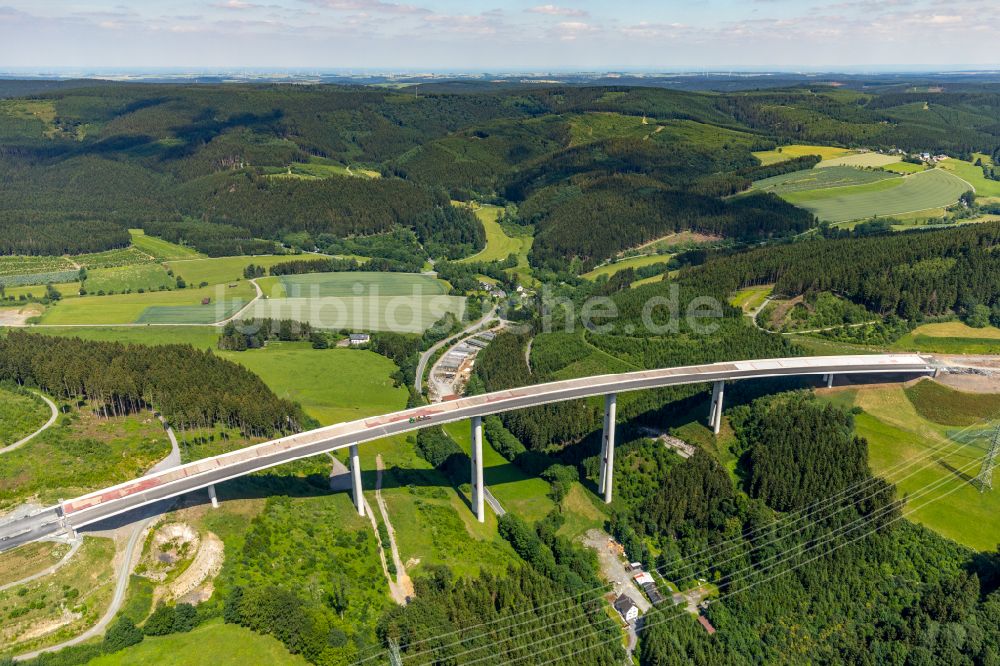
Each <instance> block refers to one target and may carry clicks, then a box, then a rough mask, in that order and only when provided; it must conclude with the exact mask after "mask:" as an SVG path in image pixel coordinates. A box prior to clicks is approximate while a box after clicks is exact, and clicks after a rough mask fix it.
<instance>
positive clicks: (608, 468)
mask: <svg viewBox="0 0 1000 666" xmlns="http://www.w3.org/2000/svg"><path fill="white" fill-rule="evenodd" d="M617 411H618V396H617V394H615V393H609V394H608V395H606V396H604V432H603V433H602V434H601V476H600V481H599V483H598V490H600V492H601V493H602V494H603V495H604V503H605V504H611V490H612V487H613V486H614V477H615V418H616V413H617Z"/></svg>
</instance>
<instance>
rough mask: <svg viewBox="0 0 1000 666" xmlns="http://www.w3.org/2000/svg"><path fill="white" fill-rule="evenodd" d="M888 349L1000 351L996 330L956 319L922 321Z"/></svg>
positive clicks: (998, 332)
mask: <svg viewBox="0 0 1000 666" xmlns="http://www.w3.org/2000/svg"><path fill="white" fill-rule="evenodd" d="M892 348H893V349H896V350H900V351H922V352H931V353H937V354H1000V329H998V328H995V327H993V326H987V327H986V328H972V327H971V326H966V325H965V324H964V323H962V322H959V321H953V322H945V323H940V324H924V325H923V326H918V327H917V328H915V329H913V330H912V331H910V332H909V333H907V334H906V335H904V336H903V337H902V338H900V339H899V340H897V341H896V342H894V343H893V344H892Z"/></svg>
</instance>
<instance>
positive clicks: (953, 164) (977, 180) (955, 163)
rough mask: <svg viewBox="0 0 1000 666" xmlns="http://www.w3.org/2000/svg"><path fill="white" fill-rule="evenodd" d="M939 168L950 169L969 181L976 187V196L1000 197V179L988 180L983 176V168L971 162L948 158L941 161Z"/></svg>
mask: <svg viewBox="0 0 1000 666" xmlns="http://www.w3.org/2000/svg"><path fill="white" fill-rule="evenodd" d="M938 166H939V168H941V169H944V170H945V171H949V172H951V173H953V174H955V175H956V176H958V177H959V178H961V179H962V180H965V181H968V182H969V184H970V185H972V186H973V187H974V188H975V189H976V196H980V197H1000V181H997V180H988V179H987V178H986V177H985V176H983V170H982V169H981V168H979V167H977V166H976V165H975V164H973V163H971V162H963V161H962V160H954V159H948V160H944V161H943V162H941V163H940V164H939V165H938Z"/></svg>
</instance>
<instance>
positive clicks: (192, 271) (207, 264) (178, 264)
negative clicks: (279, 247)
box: [167, 254, 302, 285]
mask: <svg viewBox="0 0 1000 666" xmlns="http://www.w3.org/2000/svg"><path fill="white" fill-rule="evenodd" d="M301 258H302V257H296V256H292V255H280V254H279V255H270V254H269V255H262V256H256V257H254V256H246V257H216V258H213V259H191V260H180V261H169V262H167V267H168V268H170V269H171V270H173V271H174V274H175V275H177V276H179V277H182V278H184V280H185V281H186V282H187V283H188V284H191V285H199V284H201V283H202V282H206V283H208V284H210V285H211V284H223V283H229V282H235V281H237V280H242V279H243V269H245V268H246V267H247V266H249V265H250V264H254V265H255V266H263V267H264V268H268V267H270V266H273V265H275V264H280V263H282V262H287V261H292V260H295V259H301Z"/></svg>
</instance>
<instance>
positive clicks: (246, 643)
mask: <svg viewBox="0 0 1000 666" xmlns="http://www.w3.org/2000/svg"><path fill="white" fill-rule="evenodd" d="M307 663H308V662H306V660H305V659H303V658H302V657H300V656H297V655H292V654H289V653H288V650H286V649H285V646H284V645H282V644H281V643H280V642H279V641H278V640H277V639H276V638H274V637H272V636H261V635H260V634H257V633H254V632H253V631H250V630H249V629H244V628H243V627H240V626H238V625H235V624H223V623H222V621H221V620H209V621H208V622H206V623H205V624H202V625H200V626H198V627H196V628H195V629H194V630H193V631H191V632H190V633H186V634H171V635H169V636H148V637H146V638H145V639H144V640H143V641H142V643H139V644H138V645H134V646H132V647H130V648H127V649H125V650H122V651H121V652H115V653H114V654H109V655H105V656H103V657H99V658H97V659H94V660H93V661H91V662H90V664H89V666H145V665H146V664H156V665H157V666H200V665H201V664H213V666H244V665H245V664H274V665H275V666H299V665H301V666H306V664H307Z"/></svg>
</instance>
